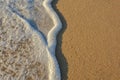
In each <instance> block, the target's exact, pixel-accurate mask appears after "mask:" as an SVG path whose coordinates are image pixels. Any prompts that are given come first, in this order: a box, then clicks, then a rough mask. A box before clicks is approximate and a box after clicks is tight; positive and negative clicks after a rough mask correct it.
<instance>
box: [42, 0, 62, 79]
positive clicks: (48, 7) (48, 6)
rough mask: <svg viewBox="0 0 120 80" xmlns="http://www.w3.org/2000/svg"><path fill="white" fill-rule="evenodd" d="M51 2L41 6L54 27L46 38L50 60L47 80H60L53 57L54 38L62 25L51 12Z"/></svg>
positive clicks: (55, 41) (47, 1)
mask: <svg viewBox="0 0 120 80" xmlns="http://www.w3.org/2000/svg"><path fill="white" fill-rule="evenodd" d="M52 1H53V0H45V1H44V2H43V6H44V7H45V9H46V11H47V12H48V14H49V15H50V17H51V18H52V20H53V23H54V26H53V28H52V29H51V30H50V31H49V33H48V36H47V42H48V48H47V51H48V56H49V59H50V64H49V80H61V75H60V70H59V66H58V63H57V60H56V57H55V48H56V43H57V40H56V36H57V34H58V32H59V31H60V30H61V28H62V23H61V21H60V19H59V17H58V15H57V14H56V12H55V11H54V10H53V8H52V6H51V2H52Z"/></svg>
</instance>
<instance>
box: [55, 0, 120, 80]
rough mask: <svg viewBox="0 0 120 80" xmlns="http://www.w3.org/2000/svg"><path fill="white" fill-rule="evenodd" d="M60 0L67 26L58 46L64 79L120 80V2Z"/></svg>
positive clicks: (59, 3) (60, 12)
mask: <svg viewBox="0 0 120 80" xmlns="http://www.w3.org/2000/svg"><path fill="white" fill-rule="evenodd" d="M56 3H57V9H58V10H57V11H58V13H59V15H60V16H61V20H62V22H63V27H64V30H63V31H61V34H59V36H58V38H59V39H60V38H61V39H62V40H61V41H59V40H58V48H57V50H59V48H60V47H61V50H62V52H61V53H60V52H58V51H57V52H58V55H57V57H58V60H59V64H60V67H61V71H62V72H61V73H62V80H120V1H119V0H56ZM63 17H64V19H63ZM62 34H63V36H62V37H61V35H62ZM61 44H62V46H61ZM61 54H63V55H64V57H65V59H66V60H65V59H64V60H63V58H62V57H63V55H61ZM59 56H62V57H61V58H59ZM65 61H66V62H65ZM65 63H66V64H67V65H66V64H65ZM66 66H67V67H66Z"/></svg>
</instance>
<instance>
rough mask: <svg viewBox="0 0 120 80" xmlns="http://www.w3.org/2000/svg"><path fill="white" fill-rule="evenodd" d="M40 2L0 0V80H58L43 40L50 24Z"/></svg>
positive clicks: (51, 56)
mask: <svg viewBox="0 0 120 80" xmlns="http://www.w3.org/2000/svg"><path fill="white" fill-rule="evenodd" d="M43 2H44V0H0V13H1V14H0V80H60V73H59V69H58V68H59V67H58V65H57V61H56V59H55V55H53V54H54V52H53V51H51V50H50V49H49V47H48V44H49V43H48V42H47V41H48V40H47V39H48V38H47V35H48V33H49V32H50V31H51V29H52V28H53V27H54V23H53V20H52V18H51V17H50V15H49V14H48V13H47V11H46V9H45V8H44V6H43ZM55 35H56V34H55ZM54 37H55V36H54ZM55 43H56V42H55ZM53 45H55V44H53ZM53 49H54V47H53ZM54 51H55V50H54Z"/></svg>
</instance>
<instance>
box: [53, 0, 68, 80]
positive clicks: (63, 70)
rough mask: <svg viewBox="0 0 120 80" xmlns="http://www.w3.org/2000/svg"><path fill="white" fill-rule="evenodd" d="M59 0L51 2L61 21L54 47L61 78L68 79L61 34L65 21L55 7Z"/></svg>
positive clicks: (65, 25) (64, 27)
mask: <svg viewBox="0 0 120 80" xmlns="http://www.w3.org/2000/svg"><path fill="white" fill-rule="evenodd" d="M58 1H59V0H53V2H52V6H53V8H54V10H55V11H56V13H57V14H58V16H59V18H60V20H61V22H62V30H61V31H60V32H59V34H58V35H57V47H56V57H57V60H58V63H59V66H60V71H61V78H62V79H61V80H67V79H68V76H67V74H68V63H67V60H66V58H65V56H64V55H63V53H62V35H63V33H64V32H65V30H66V28H67V23H66V20H65V18H64V17H63V15H62V13H61V12H59V10H58V9H57V7H56V4H57V2H58Z"/></svg>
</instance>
